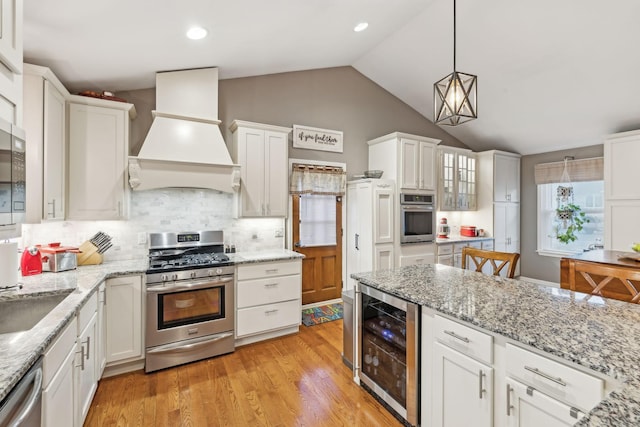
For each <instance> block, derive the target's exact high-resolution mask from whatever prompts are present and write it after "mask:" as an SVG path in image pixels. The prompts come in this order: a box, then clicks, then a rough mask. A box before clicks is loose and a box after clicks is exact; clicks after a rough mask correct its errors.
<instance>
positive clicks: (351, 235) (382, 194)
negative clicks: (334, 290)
mask: <svg viewBox="0 0 640 427" xmlns="http://www.w3.org/2000/svg"><path fill="white" fill-rule="evenodd" d="M394 208H395V190H394V182H393V181H391V180H383V179H365V180H359V181H352V182H350V183H348V184H347V231H346V232H347V280H349V281H351V286H348V288H349V289H353V286H354V285H355V281H354V280H353V279H351V277H350V276H351V274H352V273H358V272H364V271H372V270H378V269H389V268H393V267H394V266H395V259H394V258H395V255H394V254H395V251H394V249H395V246H394V234H395V233H394V229H395V223H394V218H395V216H394V211H395V209H394Z"/></svg>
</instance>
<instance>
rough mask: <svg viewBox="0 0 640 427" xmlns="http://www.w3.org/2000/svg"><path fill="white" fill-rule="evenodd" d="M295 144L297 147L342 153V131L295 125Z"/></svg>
mask: <svg viewBox="0 0 640 427" xmlns="http://www.w3.org/2000/svg"><path fill="white" fill-rule="evenodd" d="M293 146H294V147H295V148H306V149H309V150H320V151H333V152H335V153H342V132H341V131H339V130H329V129H318V128H312V127H309V126H301V125H293Z"/></svg>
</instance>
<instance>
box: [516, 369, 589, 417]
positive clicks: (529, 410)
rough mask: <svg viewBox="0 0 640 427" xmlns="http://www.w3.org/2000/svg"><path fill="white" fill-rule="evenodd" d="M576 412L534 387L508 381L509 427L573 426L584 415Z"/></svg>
mask: <svg viewBox="0 0 640 427" xmlns="http://www.w3.org/2000/svg"><path fill="white" fill-rule="evenodd" d="M573 411H574V408H571V407H570V406H569V405H565V404H564V403H562V402H559V401H558V400H556V399H553V398H551V397H549V396H547V395H545V394H543V393H540V392H536V391H535V389H532V387H529V386H526V385H524V384H522V383H521V382H519V381H516V380H514V379H511V378H508V379H507V420H508V424H507V425H508V426H509V427H539V426H544V427H564V426H572V425H574V424H575V423H576V422H578V420H579V419H580V418H582V416H583V415H584V414H582V413H581V412H579V411H575V412H573Z"/></svg>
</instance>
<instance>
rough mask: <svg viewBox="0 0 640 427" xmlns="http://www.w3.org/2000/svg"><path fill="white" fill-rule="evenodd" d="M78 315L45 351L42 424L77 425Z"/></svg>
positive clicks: (51, 426) (48, 425) (54, 426)
mask: <svg viewBox="0 0 640 427" xmlns="http://www.w3.org/2000/svg"><path fill="white" fill-rule="evenodd" d="M77 330H78V325H77V321H76V318H75V316H74V317H73V319H72V320H71V322H70V323H69V325H67V327H66V328H65V329H64V330H63V331H62V332H61V333H60V334H59V335H58V337H57V338H56V340H55V341H54V342H53V344H51V345H50V346H49V348H48V349H47V350H46V351H45V353H44V359H43V366H42V374H43V376H42V427H58V426H60V427H62V426H70V425H73V419H74V407H75V406H74V402H73V395H74V394H73V390H74V377H73V369H74V365H75V344H76V335H77Z"/></svg>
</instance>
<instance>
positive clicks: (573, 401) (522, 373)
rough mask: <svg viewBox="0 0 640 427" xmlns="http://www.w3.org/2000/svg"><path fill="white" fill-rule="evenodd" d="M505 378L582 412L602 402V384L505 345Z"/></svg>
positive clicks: (518, 348) (562, 366)
mask: <svg viewBox="0 0 640 427" xmlns="http://www.w3.org/2000/svg"><path fill="white" fill-rule="evenodd" d="M506 357H507V375H509V376H511V377H513V378H516V379H519V380H520V381H522V382H523V383H525V384H526V385H529V386H532V387H533V388H535V389H538V390H539V391H541V392H542V393H545V394H547V395H549V396H552V397H555V398H557V399H559V400H562V401H564V402H565V403H567V404H569V405H572V406H575V407H577V408H578V409H581V410H583V411H587V412H588V411H589V410H590V409H591V408H593V407H594V406H595V405H596V404H597V403H598V402H600V401H601V400H602V398H603V390H604V382H603V381H602V380H601V379H599V378H596V377H592V376H591V375H589V374H586V373H584V372H581V371H579V370H577V369H574V368H572V367H570V366H567V365H563V364H562V363H558V362H556V361H554V360H551V359H547V358H546V357H544V356H540V355H538V354H536V353H533V352H531V351H528V350H525V349H522V348H520V347H516V346H514V345H511V344H507V351H506Z"/></svg>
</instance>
